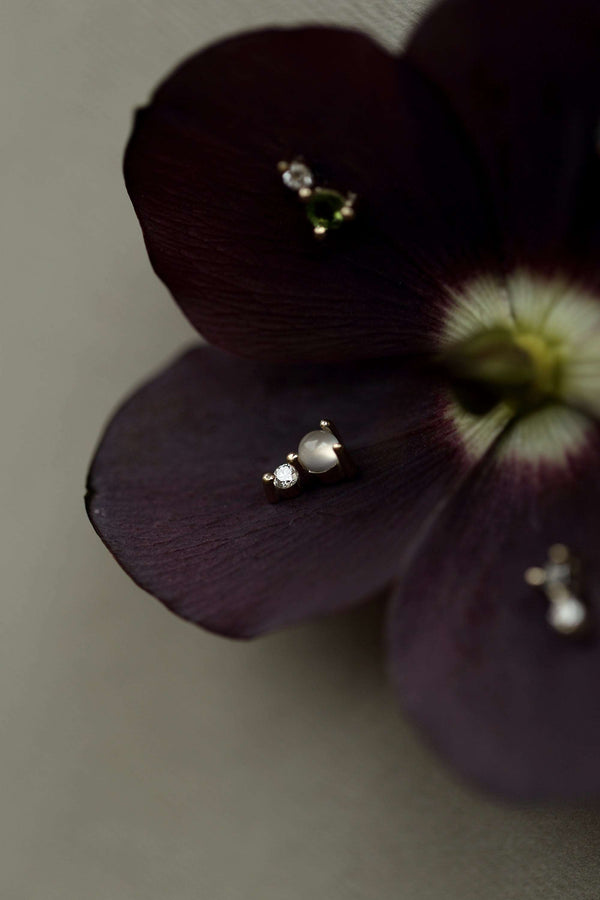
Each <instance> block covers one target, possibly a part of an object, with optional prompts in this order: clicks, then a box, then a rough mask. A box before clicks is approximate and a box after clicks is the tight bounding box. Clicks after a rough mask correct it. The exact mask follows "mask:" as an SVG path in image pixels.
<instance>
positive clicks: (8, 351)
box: [0, 0, 600, 900]
mask: <svg viewBox="0 0 600 900" xmlns="http://www.w3.org/2000/svg"><path fill="white" fill-rule="evenodd" d="M423 5H424V3H422V2H414V0H413V2H411V3H409V2H408V0H407V2H405V3H404V4H403V3H399V2H391V0H390V2H388V0H377V2H370V3H367V2H361V0H319V2H317V0H298V2H296V3H294V4H291V3H289V2H287V0H260V2H259V0H204V2H198V0H196V2H193V0H169V2H164V0H93V2H92V0H9V2H8V3H7V0H4V3H3V5H2V11H1V12H0V42H1V46H0V76H1V77H0V96H1V109H2V128H1V135H0V154H1V157H0V159H1V165H0V178H1V179H2V187H1V194H0V196H1V198H2V200H1V203H2V207H1V208H2V215H1V217H0V222H1V226H0V227H1V241H0V247H1V248H2V266H1V278H2V281H1V283H2V293H3V297H2V313H3V324H2V328H1V331H0V340H1V342H2V347H1V354H0V364H1V376H2V377H1V378H0V390H1V392H2V426H3V427H2V431H3V434H2V442H1V450H0V452H1V454H2V460H1V466H0V478H1V489H2V504H1V529H2V534H1V541H0V547H1V553H2V557H3V559H2V587H3V590H2V598H1V603H0V624H1V628H0V640H1V642H2V647H1V657H0V658H1V678H0V714H1V727H2V738H1V744H0V787H1V791H2V803H1V805H0V897H2V898H3V900H79V898H86V900H155V898H156V900H164V898H165V897H168V898H173V900H188V898H189V900H191V898H202V900H242V898H243V900H246V898H250V900H254V898H256V900H308V898H313V897H314V898H319V900H359V898H360V900H375V898H377V900H388V898H401V900H438V898H440V900H441V898H444V900H459V898H460V900H481V898H484V900H501V898H502V900H505V898H506V900H508V898H519V900H526V898H545V900H552V898H557V900H558V898H560V900H565V898H574V900H575V898H577V900H585V898H590V900H591V898H595V900H596V898H598V896H599V895H600V889H598V888H597V887H596V882H597V879H598V874H599V871H600V864H599V862H598V844H599V839H600V814H599V813H598V811H596V810H594V809H584V808H581V807H566V808H556V807H553V806H552V807H545V808H541V807H536V808H527V809H521V808H515V807H514V806H509V805H504V804H502V803H500V802H498V801H496V800H492V799H490V798H488V797H485V796H482V795H480V794H478V793H476V792H474V791H473V790H472V789H470V788H467V787H465V786H463V785H462V784H459V783H457V782H456V780H455V778H454V776H453V775H452V774H450V773H449V772H448V771H447V770H446V769H445V768H444V766H443V765H442V764H441V763H440V762H439V761H438V760H437V759H436V758H434V757H433V755H432V754H431V753H430V752H429V751H428V750H427V749H426V748H425V747H424V745H423V743H422V742H421V739H420V738H419V737H418V736H417V735H416V734H415V733H414V732H413V730H412V729H411V727H410V726H409V725H408V724H407V723H405V722H404V721H403V720H402V718H401V715H400V713H399V712H398V710H397V707H396V704H395V702H394V699H393V697H392V695H391V692H390V690H389V688H388V686H387V684H386V681H385V676H384V672H383V666H382V659H381V652H380V651H381V648H380V639H379V629H380V623H379V611H378V610H377V609H375V610H372V611H366V612H365V611H361V612H357V613H354V614H352V615H349V616H346V617H339V618H337V619H332V620H328V621H325V622H321V623H315V624H310V625H307V626H305V627H301V628H297V629H294V630H293V631H290V632H287V633H283V634H279V635H276V636H272V637H270V638H267V639H264V640H261V641H259V642H257V643H254V644H246V645H240V644H235V643H233V642H229V641H226V640H221V639H218V638H216V637H213V636H210V635H207V634H204V633H202V632H200V631H198V630H196V629H193V628H192V627H190V626H187V625H185V624H184V623H182V622H179V621H178V620H176V619H175V618H174V617H172V616H171V615H170V614H168V613H167V612H165V611H164V610H163V609H162V607H161V606H160V605H159V604H158V603H156V602H155V601H154V600H152V599H151V598H149V597H147V596H146V595H144V594H143V593H142V592H141V591H140V590H138V589H137V588H136V587H135V586H134V585H133V584H132V583H130V582H129V580H128V579H127V577H126V576H125V575H124V574H123V573H122V572H121V571H120V569H119V568H118V567H117V566H116V564H115V563H114V562H113V561H112V560H111V558H110V557H109V555H108V554H107V552H106V551H105V550H104V548H103V547H102V546H101V544H100V542H99V541H98V540H97V539H96V537H95V536H94V534H93V533H92V530H91V528H90V527H89V525H88V524H87V521H86V519H85V517H84V513H83V506H82V493H83V481H84V476H85V470H86V466H87V461H88V459H89V456H90V454H91V451H92V447H93V444H94V442H95V440H96V437H97V435H98V432H99V430H100V427H101V426H102V424H103V421H104V420H105V418H106V417H107V416H108V413H109V411H110V409H111V408H112V407H113V406H114V405H115V404H116V403H117V402H118V401H119V399H120V398H121V397H122V395H123V394H124V393H125V392H127V391H129V390H130V388H131V387H132V385H133V384H134V383H135V382H136V381H138V380H140V379H141V378H142V377H144V376H145V375H146V374H147V373H148V372H150V371H152V370H154V369H155V368H157V367H158V366H159V365H161V364H162V363H163V362H165V361H166V360H168V359H169V358H170V357H171V356H172V355H173V354H174V353H175V352H176V351H177V350H178V348H180V347H181V346H182V345H183V344H185V343H186V342H189V341H190V339H191V338H192V337H193V336H192V333H191V330H190V329H189V328H188V326H187V325H186V324H185V322H184V320H183V318H182V317H181V316H180V314H179V312H178V311H177V309H176V307H175V305H174V304H173V303H172V302H171V301H170V299H169V297H168V296H167V293H166V291H165V290H164V288H163V287H162V286H161V285H160V284H159V283H158V281H157V280H156V279H155V277H154V275H153V274H152V272H151V270H150V266H149V264H148V262H147V259H146V256H145V252H144V250H143V247H142V242H141V238H140V234H139V230H138V227H137V223H136V221H135V218H134V215H133V212H132V210H131V208H130V206H129V202H128V200H127V198H126V195H125V191H124V188H123V185H122V180H121V175H120V162H121V153H122V148H123V145H124V141H125V139H126V135H127V132H128V128H129V124H130V115H131V110H132V108H133V107H134V106H135V105H136V104H139V103H140V102H142V101H143V100H144V98H145V97H146V96H147V93H148V92H149V90H150V89H151V87H152V86H153V85H154V84H155V83H156V81H157V80H158V79H159V78H160V77H161V76H162V75H163V74H164V73H165V72H166V71H167V70H168V69H169V68H171V67H172V66H173V65H174V64H175V63H176V62H177V61H178V60H179V59H180V58H181V57H182V56H183V55H185V54H186V53H188V52H190V51H192V50H193V49H195V48H196V47H197V46H199V45H202V44H203V43H205V42H207V41H209V40H211V39H212V38H216V37H219V36H222V35H224V34H225V33H227V32H230V31H232V30H237V29H243V28H247V27H249V26H252V25H258V24H266V23H284V22H295V21H307V20H319V21H331V22H336V23H344V24H354V25H360V26H363V27H364V28H367V29H369V30H371V31H372V32H373V33H375V34H376V35H378V36H379V37H380V38H381V39H382V40H383V41H386V42H387V43H388V44H390V45H394V44H395V43H396V42H397V41H399V40H400V39H401V37H402V35H403V34H405V31H406V28H407V27H408V24H409V23H410V22H411V21H412V20H414V18H415V16H416V14H417V12H418V10H419V9H420V8H422V7H423Z"/></svg>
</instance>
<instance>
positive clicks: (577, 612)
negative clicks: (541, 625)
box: [548, 597, 587, 634]
mask: <svg viewBox="0 0 600 900" xmlns="http://www.w3.org/2000/svg"><path fill="white" fill-rule="evenodd" d="M586 615H587V614H586V609H585V606H584V605H583V603H582V602H581V601H580V600H578V599H577V598H576V597H568V598H567V599H566V600H561V601H560V602H558V603H553V604H552V606H551V607H550V609H549V610H548V621H549V622H550V624H551V625H552V627H553V628H554V629H556V631H560V633H561V634H573V633H574V632H576V631H579V629H580V628H581V627H582V626H583V625H584V623H585V620H586Z"/></svg>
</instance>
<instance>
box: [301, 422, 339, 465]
mask: <svg viewBox="0 0 600 900" xmlns="http://www.w3.org/2000/svg"><path fill="white" fill-rule="evenodd" d="M337 443H338V439H337V438H336V436H335V435H334V434H331V432H329V431H309V432H308V434H305V435H304V437H303V438H302V440H301V441H300V444H299V445H298V460H299V461H300V462H301V463H302V465H303V466H304V468H305V469H308V471H309V472H313V473H315V474H317V475H321V474H322V473H323V472H329V470H330V469H333V467H334V466H337V464H338V458H337V456H336V454H335V451H334V450H333V447H334V445H335V444H337Z"/></svg>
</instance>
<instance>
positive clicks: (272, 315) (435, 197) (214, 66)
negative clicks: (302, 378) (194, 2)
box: [125, 28, 499, 361]
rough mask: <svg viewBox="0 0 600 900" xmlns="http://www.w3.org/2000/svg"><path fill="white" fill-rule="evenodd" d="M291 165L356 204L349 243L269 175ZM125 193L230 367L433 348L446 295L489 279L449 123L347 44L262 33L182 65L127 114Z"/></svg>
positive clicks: (411, 83) (348, 36) (402, 65)
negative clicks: (300, 161) (319, 230)
mask: <svg viewBox="0 0 600 900" xmlns="http://www.w3.org/2000/svg"><path fill="white" fill-rule="evenodd" d="M315 60H318V61H319V64H317V65H315ZM297 154H302V155H303V156H304V157H305V159H306V161H307V163H309V164H310V166H311V169H312V170H313V171H314V173H315V183H316V184H319V185H321V186H329V187H332V188H334V189H336V190H339V191H344V192H345V191H348V190H351V191H354V192H356V193H357V194H358V198H359V200H358V212H357V216H356V220H355V221H354V222H353V223H352V226H351V227H350V226H349V227H343V228H341V229H340V230H339V232H336V233H335V234H332V235H329V236H328V239H327V240H326V241H323V242H318V241H315V239H314V237H313V235H312V229H311V226H310V223H309V222H308V220H307V217H306V210H305V209H304V208H303V206H302V204H301V203H299V201H298V198H297V196H295V195H294V193H293V192H292V191H290V190H288V189H286V188H285V186H284V184H283V183H282V179H281V175H280V173H279V172H278V170H277V163H278V161H279V160H281V159H284V160H288V161H289V160H290V158H291V157H293V156H294V155H297ZM449 173H451V175H449ZM125 178H126V183H127V188H128V190H129V193H130V196H131V199H132V201H133V205H134V207H135V209H136V212H137V214H138V217H139V219H140V223H141V225H142V229H143V233H144V238H145V241H146V246H147V248H148V252H149V255H150V259H151V261H152V264H153V265H154V268H155V269H156V272H157V273H158V275H159V276H160V277H161V278H162V279H163V280H164V281H165V283H166V284H167V286H168V287H169V288H170V290H171V292H172V293H173V296H174V297H175V299H176V300H177V302H178V303H179V304H180V305H181V307H182V309H183V311H184V312H185V313H186V315H187V316H188V317H189V319H190V321H191V322H192V323H193V324H194V325H195V326H196V327H197V328H198V330H199V331H200V332H201V333H202V334H203V335H204V336H205V337H207V338H208V339H209V340H210V341H211V342H212V343H214V344H217V345H219V346H221V347H224V348H225V349H229V350H231V351H234V352H235V353H237V354H240V355H243V356H248V357H253V358H265V359H271V360H284V361H295V360H296V361H300V360H324V361H333V360H336V359H346V358H364V357H377V356H385V355H389V354H393V353H397V352H404V351H410V352H416V351H422V350H426V349H431V347H432V344H433V337H434V334H435V332H436V329H437V328H438V323H439V319H440V309H441V308H443V306H444V304H445V302H446V292H445V285H446V284H447V283H457V284H458V283H460V282H461V280H462V279H463V278H464V277H466V275H467V274H468V273H470V272H473V271H479V270H482V271H483V270H489V269H490V267H491V268H494V267H497V266H498V265H499V262H498V260H496V256H495V254H496V251H497V249H498V247H499V241H498V238H497V235H496V233H495V230H494V217H493V214H492V213H491V212H490V209H489V207H488V205H487V203H486V198H487V196H488V191H487V188H486V185H485V183H484V179H483V176H482V175H481V172H480V171H479V169H478V166H477V162H476V161H475V160H474V159H473V157H472V154H471V151H470V147H469V145H468V142H467V141H466V140H465V138H464V134H463V131H462V128H461V126H460V123H458V121H457V120H456V119H455V118H454V117H453V116H452V114H451V113H450V112H449V110H448V108H447V104H446V103H445V101H443V99H440V95H439V92H438V91H437V90H436V89H433V88H432V87H431V86H430V85H429V83H428V82H427V80H426V79H424V78H423V77H422V76H421V75H420V74H419V73H418V72H416V71H415V70H414V69H412V68H411V67H410V65H408V64H407V63H406V62H405V61H403V60H398V59H396V58H395V57H393V56H391V55H390V54H389V53H387V52H386V51H384V50H382V49H381V48H380V47H378V46H377V45H376V44H375V43H374V42H373V41H372V40H371V39H370V38H367V37H366V36H364V35H360V34H358V33H355V32H349V31H342V30H335V29H328V28H303V29H295V30H270V31H261V32H255V33H249V34H244V35H241V36H239V37H235V38H231V39H229V40H226V41H223V42H221V43H219V44H216V45H214V46H212V47H210V48H208V49H207V50H203V51H202V52H201V53H199V54H197V55H196V56H193V57H192V58H191V59H189V60H188V61H187V62H185V63H184V64H183V65H182V66H180V67H179V68H178V69H177V70H176V71H175V72H174V73H173V74H172V75H171V76H170V77H169V78H168V79H167V80H166V81H165V82H164V83H163V84H162V85H161V86H160V87H159V88H158V90H157V91H156V92H155V94H154V96H153V98H152V101H151V103H150V105H149V106H148V107H146V108H145V109H142V110H140V111H139V112H138V114H137V117H136V120H135V126H134V130H133V134H132V136H131V140H130V142H129V145H128V148H127V153H126V157H125Z"/></svg>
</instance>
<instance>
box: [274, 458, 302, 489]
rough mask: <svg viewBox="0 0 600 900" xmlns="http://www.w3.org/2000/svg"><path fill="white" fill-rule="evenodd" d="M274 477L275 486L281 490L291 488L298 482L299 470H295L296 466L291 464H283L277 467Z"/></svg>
mask: <svg viewBox="0 0 600 900" xmlns="http://www.w3.org/2000/svg"><path fill="white" fill-rule="evenodd" d="M273 475H274V480H273V484H274V485H275V487H276V488H279V489H280V490H286V489H287V488H291V487H293V486H294V485H295V484H296V482H297V481H298V469H295V468H294V466H291V465H290V464H289V463H283V465H281V466H277V468H276V469H275V471H274V472H273Z"/></svg>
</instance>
